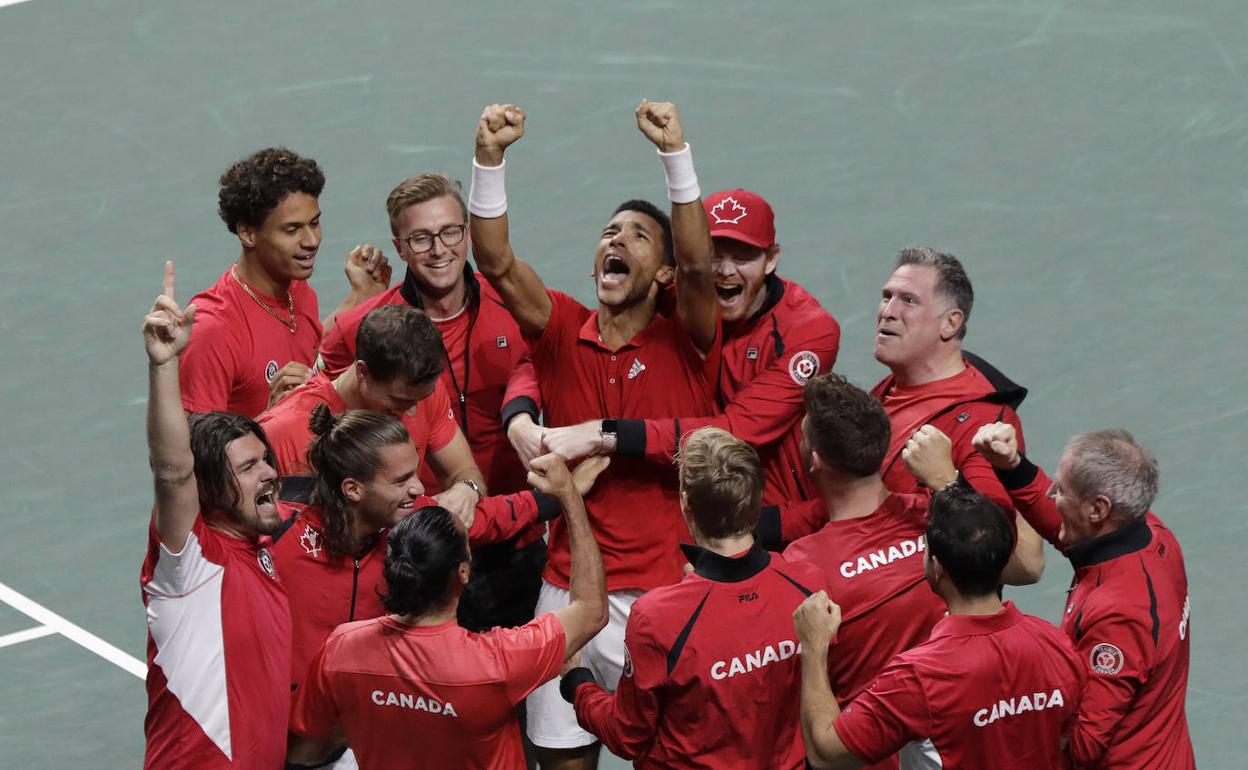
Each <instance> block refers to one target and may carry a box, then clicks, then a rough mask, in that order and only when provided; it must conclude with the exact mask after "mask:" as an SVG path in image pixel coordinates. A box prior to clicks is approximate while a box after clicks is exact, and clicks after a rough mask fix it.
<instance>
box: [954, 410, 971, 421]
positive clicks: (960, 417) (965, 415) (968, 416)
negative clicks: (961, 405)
mask: <svg viewBox="0 0 1248 770" xmlns="http://www.w3.org/2000/svg"><path fill="white" fill-rule="evenodd" d="M969 419H971V413H970V412H963V413H962V414H960V415H958V416H957V421H958V422H966V421H967V420H969Z"/></svg>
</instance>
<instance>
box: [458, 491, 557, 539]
mask: <svg viewBox="0 0 1248 770" xmlns="http://www.w3.org/2000/svg"><path fill="white" fill-rule="evenodd" d="M562 512H563V507H562V506H561V505H559V501H558V500H556V499H555V498H554V497H551V496H550V495H545V494H542V493H541V492H538V491H537V490H532V491H529V492H517V493H515V494H511V495H491V496H490V497H484V498H482V499H481V502H479V503H477V510H476V517H475V518H473V520H472V526H471V527H469V528H468V543H469V544H470V545H471V546H472V547H473V548H476V547H478V546H482V545H489V544H491V543H502V542H505V541H507V540H510V539H512V538H513V537H515V536H516V535H519V534H520V533H521V532H523V531H524V530H525V529H527V528H528V527H529V526H531V525H533V524H534V523H536V522H539V521H549V520H551V519H553V518H555V517H556V516H558V515H559V514H560V513H562Z"/></svg>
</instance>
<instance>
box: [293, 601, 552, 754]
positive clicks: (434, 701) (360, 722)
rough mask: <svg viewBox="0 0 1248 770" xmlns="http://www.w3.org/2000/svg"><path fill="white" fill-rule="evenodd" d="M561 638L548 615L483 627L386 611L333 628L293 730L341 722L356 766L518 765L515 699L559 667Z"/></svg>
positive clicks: (320, 729)
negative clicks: (419, 622)
mask: <svg viewBox="0 0 1248 770" xmlns="http://www.w3.org/2000/svg"><path fill="white" fill-rule="evenodd" d="M565 644H566V642H565V640H564V632H563V626H562V625H560V623H559V621H558V620H557V619H556V618H555V616H554V614H553V613H546V614H545V615H542V616H540V617H538V618H537V619H535V620H533V621H531V622H529V623H527V624H526V625H523V626H521V627H519V628H496V629H494V630H492V631H487V632H486V633H483V634H475V633H472V632H471V631H467V630H465V629H463V628H460V627H459V626H457V625H456V624H455V623H454V622H450V623H443V624H442V625H439V626H409V625H406V624H403V623H400V622H398V621H397V620H394V619H393V618H390V617H380V618H376V619H374V620H365V621H360V622H357V623H350V624H347V625H344V626H340V627H339V628H338V629H337V630H336V631H334V632H333V633H332V634H331V635H330V637H329V639H328V640H327V641H326V642H325V646H324V647H323V648H322V649H321V651H320V652H319V653H318V654H317V656H316V659H315V660H313V662H312V666H311V668H310V670H309V674H308V679H307V682H306V684H305V685H304V686H303V687H302V688H300V690H299V694H298V696H297V697H296V700H295V711H294V719H293V721H292V723H291V729H292V730H293V731H294V732H296V733H299V734H301V735H304V736H307V737H309V738H322V737H325V736H328V735H329V734H330V732H331V731H332V730H333V727H334V725H335V724H338V723H339V722H341V723H342V725H343V726H344V727H345V728H346V731H347V739H348V740H349V741H350V742H351V747H352V749H353V750H354V751H355V756H356V759H357V760H358V761H359V764H360V767H361V768H362V770H381V769H382V768H384V769H385V770H405V769H408V768H410V770H418V769H422V768H435V767H436V768H451V767H454V768H465V770H523V769H524V767H525V762H524V748H523V746H522V744H521V740H520V725H519V723H518V722H517V721H516V711H515V709H516V704H518V703H519V702H520V701H522V700H524V699H525V697H526V696H527V695H528V694H529V693H531V692H533V690H535V689H537V688H538V687H539V686H541V685H542V684H543V683H545V682H547V681H549V680H550V679H552V678H554V677H555V676H556V675H557V674H558V673H559V667H560V666H561V665H563V656H564V646H565Z"/></svg>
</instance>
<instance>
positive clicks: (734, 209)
mask: <svg viewBox="0 0 1248 770" xmlns="http://www.w3.org/2000/svg"><path fill="white" fill-rule="evenodd" d="M748 213H749V212H748V211H746V210H745V206H742V205H741V204H740V203H737V199H736V198H733V197H728V198H724V199H723V200H722V201H720V202H719V203H716V204H715V205H714V206H712V207H711V216H713V217H715V224H717V225H735V224H737V223H738V222H740V221H741V220H742V219H745V215H746V214H748Z"/></svg>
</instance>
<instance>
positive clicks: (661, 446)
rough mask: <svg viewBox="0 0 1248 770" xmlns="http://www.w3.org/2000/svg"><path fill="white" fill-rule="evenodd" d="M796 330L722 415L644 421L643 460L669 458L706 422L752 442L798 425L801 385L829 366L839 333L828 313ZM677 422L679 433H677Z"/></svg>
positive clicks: (771, 438) (666, 460) (774, 436)
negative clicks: (825, 320)
mask: <svg viewBox="0 0 1248 770" xmlns="http://www.w3.org/2000/svg"><path fill="white" fill-rule="evenodd" d="M800 331H801V332H804V334H802V336H801V337H800V338H798V339H795V340H791V341H790V340H786V347H787V348H788V350H789V351H791V352H786V353H785V354H784V355H783V356H781V357H780V358H777V359H776V360H775V361H773V362H772V364H771V366H769V367H768V368H766V369H764V370H763V371H761V372H759V374H758V375H757V376H756V377H755V378H754V379H753V380H751V381H750V383H749V384H748V385H746V386H745V387H744V388H742V389H741V390H740V391H738V392H737V393H736V395H735V396H733V399H732V401H731V402H729V403H728V405H727V406H725V407H724V411H723V412H721V413H720V414H717V415H715V416H713V417H682V418H680V419H679V420H670V419H660V420H646V455H645V456H646V459H647V460H651V461H654V462H662V463H670V462H671V461H672V456H673V455H674V454H675V453H676V450H677V449H678V448H679V443H680V440H681V438H683V436H685V435H688V434H689V433H690V432H691V431H694V430H697V429H698V428H701V427H703V426H706V425H713V426H715V427H716V428H723V429H724V430H726V431H728V432H729V433H731V434H732V435H734V436H736V437H737V438H739V439H741V440H742V441H745V442H747V443H749V444H752V445H754V446H756V447H758V446H763V445H764V444H770V443H771V442H773V441H777V440H779V439H780V438H782V437H784V436H785V435H787V434H788V433H789V432H791V431H795V430H797V427H798V424H799V423H800V422H801V420H802V414H803V411H804V409H803V403H802V390H803V389H804V388H805V387H806V383H807V382H808V381H809V380H810V379H811V378H813V377H815V376H817V375H820V374H826V373H827V372H829V371H831V370H832V366H833V364H835V363H836V354H837V350H838V348H839V346H840V337H841V332H840V327H838V326H837V324H836V321H834V320H832V318H831V317H828V323H827V324H818V325H815V326H814V327H813V328H804V329H801V330H800ZM812 364H813V365H814V366H813V367H811V365H812ZM678 427H679V432H680V433H681V434H682V435H677V429H678Z"/></svg>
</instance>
